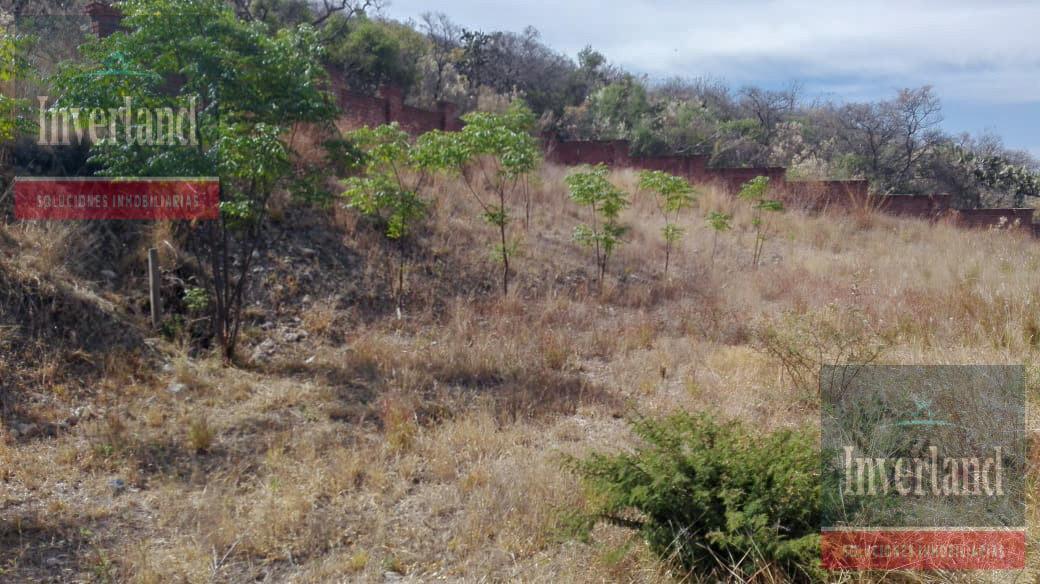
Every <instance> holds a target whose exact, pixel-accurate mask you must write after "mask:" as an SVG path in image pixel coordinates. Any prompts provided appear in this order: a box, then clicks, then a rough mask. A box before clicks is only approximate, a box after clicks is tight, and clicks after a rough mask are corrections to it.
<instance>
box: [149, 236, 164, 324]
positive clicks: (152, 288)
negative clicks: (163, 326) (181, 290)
mask: <svg viewBox="0 0 1040 584" xmlns="http://www.w3.org/2000/svg"><path fill="white" fill-rule="evenodd" d="M160 292H161V288H160V274H159V250H158V249H156V248H154V247H153V248H150V249H149V250H148V294H149V298H150V299H151V304H152V326H153V327H155V328H159V324H160V323H161V322H162V294H161V293H160Z"/></svg>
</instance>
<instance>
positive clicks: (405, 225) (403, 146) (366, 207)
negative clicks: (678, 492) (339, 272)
mask: <svg viewBox="0 0 1040 584" xmlns="http://www.w3.org/2000/svg"><path fill="white" fill-rule="evenodd" d="M347 139H348V140H350V141H351V142H352V143H354V144H355V145H356V146H357V147H358V148H359V149H360V150H361V152H363V153H364V160H365V162H364V166H363V172H362V174H361V175H360V176H353V177H350V178H348V179H347V180H346V181H344V185H345V187H346V190H345V191H344V193H343V196H344V197H345V198H346V199H347V205H348V206H349V207H351V208H354V209H357V210H358V211H360V212H361V213H362V214H364V215H366V216H369V217H374V218H376V219H377V220H378V221H380V222H381V224H382V227H383V230H384V235H386V238H387V239H389V240H391V241H394V242H396V243H397V254H398V263H397V278H396V280H397V287H396V290H395V291H394V299H395V302H396V304H397V310H398V314H400V310H401V303H402V296H403V293H404V272H405V248H404V241H405V238H406V237H407V236H408V234H409V233H410V232H411V230H412V226H413V224H414V223H416V222H418V221H419V220H421V219H422V218H423V217H425V216H426V207H427V205H426V202H425V201H424V200H423V199H422V197H421V194H420V191H421V189H422V187H423V185H424V184H425V182H426V179H427V174H426V173H425V172H424V171H421V170H417V169H415V166H414V158H413V155H414V153H413V146H412V144H411V142H410V141H409V137H408V133H407V132H405V131H404V130H402V129H401V128H400V127H399V126H398V125H397V123H396V122H394V123H393V124H391V125H384V126H379V127H378V128H375V129H372V128H367V127H366V128H362V129H360V130H355V131H354V132H351V133H350V134H348V135H347Z"/></svg>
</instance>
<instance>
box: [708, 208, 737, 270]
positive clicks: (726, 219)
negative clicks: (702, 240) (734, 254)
mask: <svg viewBox="0 0 1040 584" xmlns="http://www.w3.org/2000/svg"><path fill="white" fill-rule="evenodd" d="M707 221H708V226H709V227H711V229H712V231H713V232H714V233H712V236H711V269H712V270H714V269H715V251H716V250H717V249H718V247H719V234H720V233H722V232H723V231H729V230H730V229H732V228H733V216H732V215H730V214H729V213H723V212H722V211H712V212H710V213H708V217H707Z"/></svg>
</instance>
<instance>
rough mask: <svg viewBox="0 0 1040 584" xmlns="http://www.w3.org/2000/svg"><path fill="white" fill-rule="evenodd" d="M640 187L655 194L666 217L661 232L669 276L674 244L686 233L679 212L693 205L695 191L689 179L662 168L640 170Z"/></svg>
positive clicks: (655, 199)
mask: <svg viewBox="0 0 1040 584" xmlns="http://www.w3.org/2000/svg"><path fill="white" fill-rule="evenodd" d="M639 189H640V190H642V191H649V192H650V193H652V194H653V196H654V202H655V203H656V204H657V210H658V211H659V212H660V213H661V216H662V217H664V221H665V225H664V227H663V228H662V230H661V233H662V235H663V236H664V241H665V255H664V274H665V276H666V277H667V276H668V264H669V260H670V259H671V255H672V246H673V245H675V243H676V242H677V241H679V240H680V239H682V236H683V233H684V230H683V228H682V227H680V226H679V224H678V220H679V213H681V212H682V211H683V210H684V209H687V208H689V207H691V206H693V202H694V192H695V191H694V188H693V186H691V185H690V183H689V181H687V180H686V179H684V178H683V177H681V176H675V175H672V174H668V173H667V172H663V171H660V170H644V171H642V172H640V173H639Z"/></svg>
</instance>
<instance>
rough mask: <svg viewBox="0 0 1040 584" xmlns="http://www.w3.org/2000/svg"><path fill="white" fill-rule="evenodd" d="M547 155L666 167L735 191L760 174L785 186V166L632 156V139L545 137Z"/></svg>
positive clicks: (571, 162) (569, 162)
mask: <svg viewBox="0 0 1040 584" xmlns="http://www.w3.org/2000/svg"><path fill="white" fill-rule="evenodd" d="M545 158H546V160H548V161H550V162H555V163H557V164H562V165H564V166H578V165H582V164H593V165H594V164H606V165H607V166H612V167H615V168H636V169H640V170H663V171H666V172H670V173H672V174H676V175H679V176H683V177H685V178H687V179H688V180H690V181H691V182H695V183H707V182H717V183H719V184H722V185H723V186H724V187H725V188H727V189H728V190H731V191H735V190H737V189H739V188H740V186H741V185H743V184H744V183H746V182H747V181H749V180H751V179H753V178H755V177H757V176H768V177H769V179H770V181H771V182H772V184H773V185H779V187H782V186H783V184H784V175H785V174H786V173H787V169H785V168H778V167H774V168H708V157H707V156H632V155H631V154H630V153H629V142H628V140H557V139H555V138H552V137H547V138H546V139H545Z"/></svg>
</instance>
